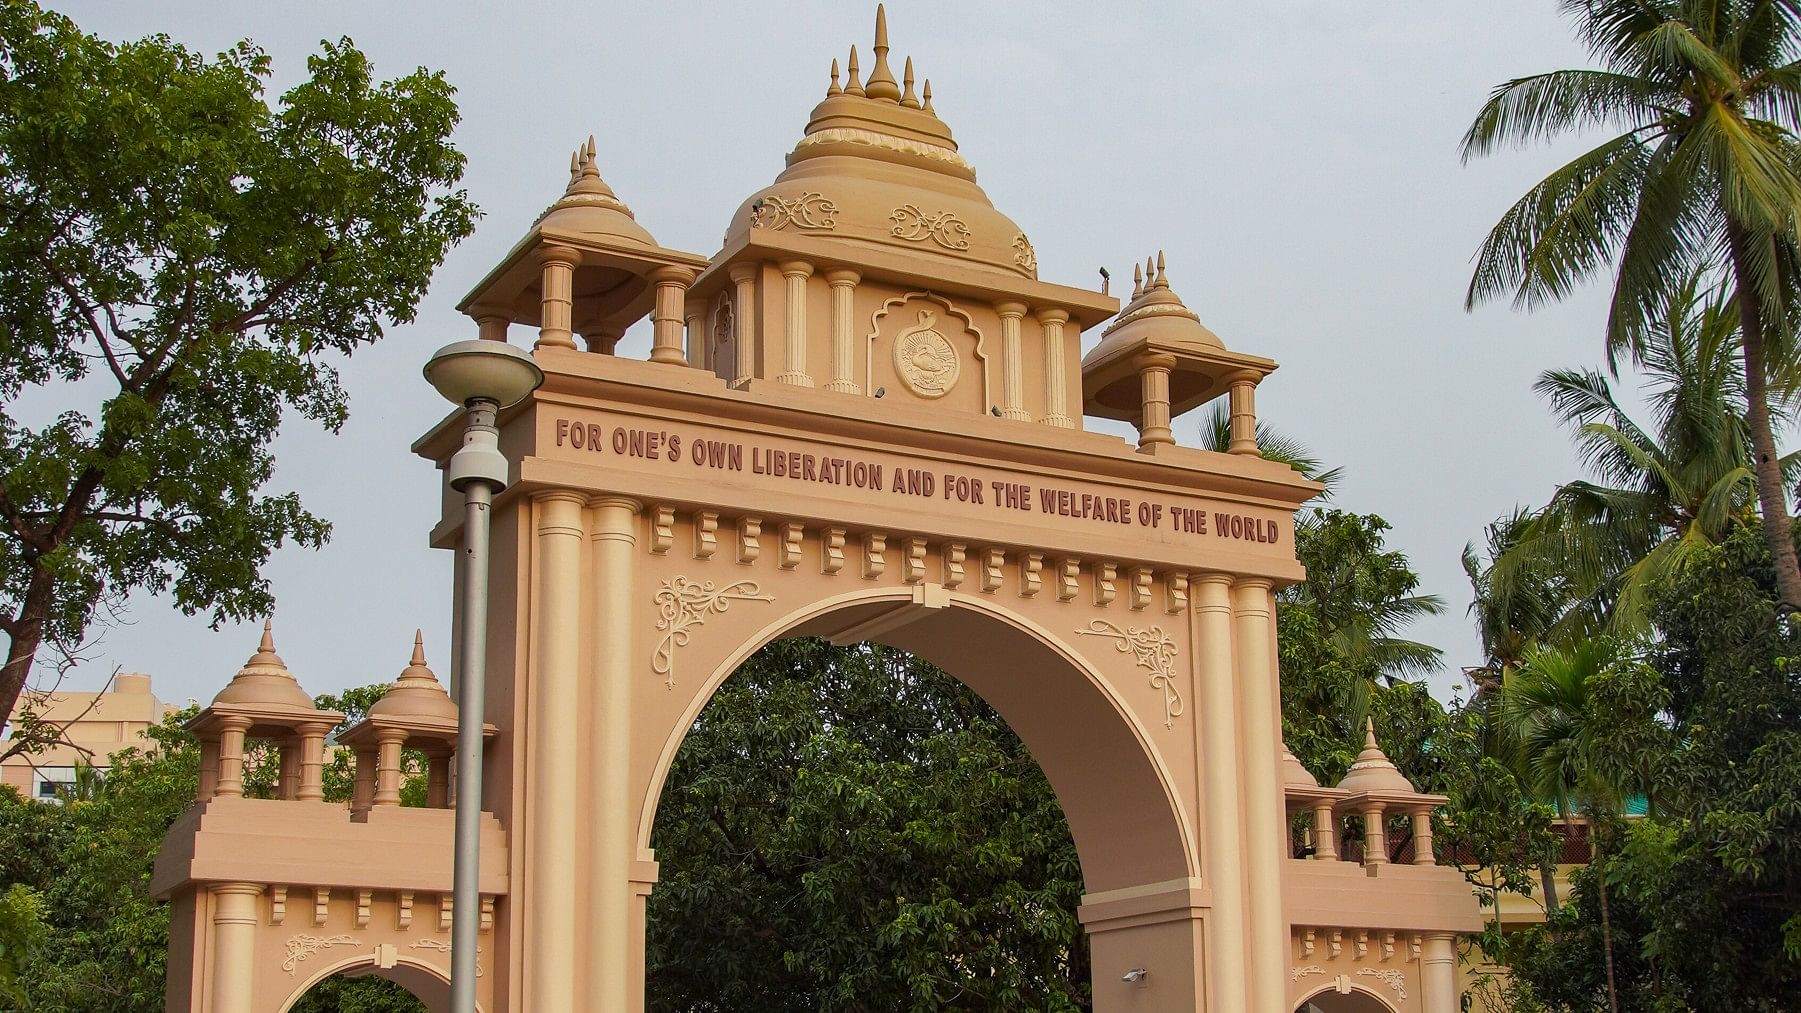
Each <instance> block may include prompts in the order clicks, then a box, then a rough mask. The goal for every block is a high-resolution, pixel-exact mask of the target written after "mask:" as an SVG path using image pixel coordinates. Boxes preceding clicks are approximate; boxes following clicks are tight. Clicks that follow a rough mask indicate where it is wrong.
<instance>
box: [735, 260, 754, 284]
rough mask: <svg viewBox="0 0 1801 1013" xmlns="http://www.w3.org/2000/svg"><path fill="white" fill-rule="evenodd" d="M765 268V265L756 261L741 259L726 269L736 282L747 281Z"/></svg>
mask: <svg viewBox="0 0 1801 1013" xmlns="http://www.w3.org/2000/svg"><path fill="white" fill-rule="evenodd" d="M762 270H763V265H762V264H759V263H757V262H756V261H754V260H752V261H742V260H741V261H739V262H738V263H736V264H733V265H732V266H731V267H730V268H728V269H727V270H726V276H727V277H729V278H731V279H732V280H733V281H734V282H740V283H742V282H746V281H750V280H751V279H752V278H755V277H756V276H757V275H758V274H759V273H761V271H762Z"/></svg>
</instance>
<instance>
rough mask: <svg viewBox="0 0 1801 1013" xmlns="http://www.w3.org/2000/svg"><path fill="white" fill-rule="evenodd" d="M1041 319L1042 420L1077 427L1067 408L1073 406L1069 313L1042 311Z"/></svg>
mask: <svg viewBox="0 0 1801 1013" xmlns="http://www.w3.org/2000/svg"><path fill="white" fill-rule="evenodd" d="M1037 315H1038V323H1039V324H1040V325H1041V326H1042V327H1043V328H1044V418H1041V419H1039V420H1038V421H1039V422H1042V423H1044V424H1045V425H1047V426H1056V427H1057V428H1058V429H1074V428H1075V427H1076V421H1075V420H1074V419H1072V418H1070V417H1069V415H1068V414H1067V413H1066V412H1065V411H1064V409H1066V408H1067V407H1069V376H1068V367H1067V365H1065V349H1064V346H1063V325H1064V324H1066V323H1068V322H1069V313H1068V312H1066V311H1064V310H1059V309H1043V310H1039V311H1038V314H1037Z"/></svg>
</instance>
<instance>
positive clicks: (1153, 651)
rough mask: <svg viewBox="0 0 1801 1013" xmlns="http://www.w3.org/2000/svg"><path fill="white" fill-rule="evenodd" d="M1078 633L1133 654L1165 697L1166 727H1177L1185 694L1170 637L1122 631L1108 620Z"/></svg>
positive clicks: (1158, 631)
mask: <svg viewBox="0 0 1801 1013" xmlns="http://www.w3.org/2000/svg"><path fill="white" fill-rule="evenodd" d="M1076 632H1077V633H1078V634H1080V635H1082V636H1085V637H1106V638H1108V639H1110V640H1112V641H1113V642H1114V644H1113V646H1114V647H1115V649H1117V650H1118V651H1119V652H1120V653H1121V654H1130V655H1131V656H1132V661H1133V662H1134V663H1135V664H1136V665H1137V666H1138V667H1139V668H1142V669H1144V670H1145V671H1147V672H1149V673H1151V686H1152V688H1154V689H1157V690H1159V691H1161V692H1162V693H1163V727H1165V728H1174V727H1175V726H1176V718H1178V717H1180V716H1181V715H1182V708H1183V703H1182V690H1181V687H1179V686H1177V685H1176V675H1175V671H1174V667H1173V663H1174V661H1175V657H1176V650H1177V648H1176V643H1175V641H1173V640H1171V639H1170V638H1169V634H1168V633H1165V632H1163V627H1161V626H1147V627H1144V628H1142V629H1140V628H1139V627H1136V626H1133V627H1130V628H1127V629H1121V628H1120V627H1119V626H1116V625H1114V624H1113V623H1110V622H1108V621H1107V620H1105V619H1090V620H1089V621H1088V628H1087V629H1085V630H1077V631H1076Z"/></svg>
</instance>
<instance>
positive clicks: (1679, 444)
mask: <svg viewBox="0 0 1801 1013" xmlns="http://www.w3.org/2000/svg"><path fill="white" fill-rule="evenodd" d="M1737 326H1738V314H1737V313H1736V312H1735V311H1734V310H1733V308H1732V306H1731V304H1730V303H1729V302H1728V300H1727V299H1726V298H1725V297H1724V296H1722V295H1720V294H1718V293H1715V294H1714V295H1713V296H1712V297H1706V296H1704V295H1703V294H1702V293H1701V292H1700V290H1699V281H1698V280H1697V279H1696V278H1694V277H1691V278H1690V279H1689V280H1688V281H1687V282H1685V283H1684V285H1683V286H1682V287H1680V288H1678V289H1677V290H1675V291H1674V292H1673V293H1672V295H1671V297H1670V301H1669V304H1668V305H1667V306H1665V307H1664V309H1663V312H1662V313H1661V314H1660V315H1659V317H1658V319H1657V320H1656V321H1654V322H1653V324H1652V326H1651V327H1650V328H1649V329H1648V330H1647V333H1646V336H1645V339H1644V341H1643V343H1642V344H1641V346H1640V358H1641V362H1642V364H1643V369H1644V373H1645V377H1646V392H1647V397H1646V400H1647V402H1648V404H1649V406H1650V409H1651V412H1652V419H1651V422H1652V424H1651V425H1649V426H1646V425H1641V424H1640V423H1639V422H1637V421H1636V420H1634V419H1633V418H1632V416H1631V415H1630V414H1629V413H1628V412H1627V410H1626V408H1625V407H1624V406H1623V405H1622V404H1621V403H1620V400H1619V398H1618V397H1617V396H1616V394H1615V392H1614V390H1613V386H1612V384H1611V383H1610V382H1609V380H1608V378H1607V377H1606V376H1604V375H1602V374H1601V373H1600V372H1598V371H1596V370H1552V371H1549V372H1546V373H1544V374H1542V375H1540V377H1539V379H1538V382H1537V383H1536V384H1535V385H1534V388H1535V389H1536V390H1537V391H1538V392H1539V393H1540V394H1542V395H1544V397H1545V398H1546V399H1547V400H1548V401H1549V402H1550V404H1551V409H1552V411H1553V412H1554V413H1555V414H1556V415H1557V417H1558V419H1559V420H1560V421H1561V422H1563V423H1564V424H1565V425H1567V426H1569V427H1570V428H1572V429H1573V430H1574V431H1575V442H1576V447H1577V451H1578V455H1579V457H1580V458H1581V460H1582V462H1583V463H1584V465H1585V466H1586V467H1587V470H1588V471H1589V472H1590V474H1591V475H1592V476H1593V479H1594V480H1593V481H1590V480H1586V479H1584V480H1578V481H1574V482H1570V483H1567V484H1565V485H1563V486H1561V487H1560V488H1559V489H1558V490H1557V492H1556V493H1555V494H1553V495H1552V497H1551V501H1550V502H1549V503H1548V504H1546V505H1545V507H1544V508H1543V509H1542V510H1540V511H1539V512H1538V513H1537V514H1536V515H1535V516H1533V517H1532V518H1531V519H1530V520H1527V521H1524V522H1523V523H1522V524H1520V526H1519V528H1518V530H1517V531H1515V532H1513V533H1512V536H1511V537H1512V539H1513V540H1512V544H1511V545H1508V546H1507V547H1506V548H1505V549H1504V551H1502V552H1501V553H1500V555H1499V556H1498V557H1497V558H1496V561H1495V563H1494V565H1493V566H1492V567H1491V568H1490V569H1489V570H1488V572H1487V573H1486V574H1484V577H1485V579H1486V582H1487V584H1488V591H1489V593H1490V595H1491V597H1492V598H1493V599H1494V600H1495V601H1497V602H1500V603H1503V604H1504V606H1505V607H1507V608H1516V609H1527V610H1537V609H1539V608H1540V607H1542V606H1543V605H1545V604H1547V603H1548V602H1547V600H1546V598H1545V597H1544V595H1545V593H1546V592H1547V591H1548V590H1553V589H1560V590H1562V591H1564V592H1566V600H1569V602H1570V603H1569V607H1568V608H1566V609H1565V610H1564V611H1563V612H1562V613H1561V614H1560V615H1557V616H1555V617H1554V618H1552V620H1551V622H1550V624H1549V626H1547V627H1545V628H1544V629H1542V630H1541V631H1540V634H1539V635H1540V636H1541V637H1547V636H1548V637H1550V638H1552V639H1557V640H1561V641H1562V642H1566V643H1568V642H1573V641H1575V640H1579V639H1581V638H1582V637H1585V636H1589V635H1591V634H1594V633H1598V632H1601V631H1602V630H1606V631H1607V632H1610V633H1616V634H1628V635H1631V634H1640V633H1643V632H1645V631H1646V629H1647V625H1648V620H1647V617H1646V609H1647V605H1648V603H1649V599H1650V594H1651V589H1652V588H1653V587H1654V586H1655V585H1656V584H1657V582H1658V581H1659V580H1660V579H1662V578H1663V577H1664V576H1665V575H1667V574H1668V573H1670V572H1671V571H1672V570H1673V569H1674V568H1675V567H1677V566H1679V565H1681V563H1682V562H1683V560H1685V559H1687V558H1689V557H1691V556H1692V555H1693V554H1694V552H1695V550H1697V549H1699V548H1702V547H1704V546H1709V545H1713V544H1715V543H1717V542H1719V541H1721V540H1723V539H1724V538H1726V537H1727V536H1728V535H1730V534H1731V533H1732V531H1733V530H1735V529H1736V528H1737V527H1738V526H1739V525H1743V524H1754V523H1756V509H1755V505H1756V499H1755V489H1756V481H1755V477H1754V475H1753V472H1752V468H1751V458H1752V449H1751V438H1750V432H1749V429H1750V426H1749V424H1748V422H1747V419H1746V414H1747V412H1746V393H1745V387H1744V377H1743V371H1742V363H1741V359H1740V357H1739V344H1738V342H1737V340H1736V330H1737ZM1784 417H1785V418H1786V417H1787V416H1786V413H1785V415H1784ZM1796 463H1797V462H1796V459H1795V457H1794V456H1793V455H1791V456H1790V457H1787V458H1783V459H1781V460H1780V461H1778V469H1779V472H1780V473H1783V474H1788V475H1792V474H1793V473H1794V472H1795V469H1796ZM1553 602H1554V599H1553ZM1531 618H1532V620H1533V621H1534V622H1541V621H1542V620H1543V619H1544V618H1545V617H1544V616H1542V615H1537V614H1535V615H1533V616H1532V617H1531Z"/></svg>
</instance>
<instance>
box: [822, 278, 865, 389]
mask: <svg viewBox="0 0 1801 1013" xmlns="http://www.w3.org/2000/svg"><path fill="white" fill-rule="evenodd" d="M825 280H826V281H827V283H829V284H830V285H831V286H832V380H831V382H830V383H828V384H826V385H825V389H826V390H835V391H837V392H839V393H840V394H861V393H863V385H862V384H859V383H858V382H857V381H855V380H853V379H851V377H852V376H854V375H855V370H856V358H857V337H856V334H855V333H854V331H855V330H856V319H855V317H854V308H853V305H852V303H853V300H854V297H855V296H856V294H857V282H859V281H862V280H863V277H862V275H859V274H858V273H857V272H855V271H829V272H827V273H826V276H825Z"/></svg>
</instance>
